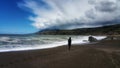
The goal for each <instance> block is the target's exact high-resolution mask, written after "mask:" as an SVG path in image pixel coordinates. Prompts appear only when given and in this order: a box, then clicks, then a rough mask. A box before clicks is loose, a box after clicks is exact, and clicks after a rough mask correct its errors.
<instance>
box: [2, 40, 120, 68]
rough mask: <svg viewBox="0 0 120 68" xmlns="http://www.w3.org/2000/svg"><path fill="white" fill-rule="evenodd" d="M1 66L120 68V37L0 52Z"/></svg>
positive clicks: (3, 67) (25, 67)
mask: <svg viewBox="0 0 120 68" xmlns="http://www.w3.org/2000/svg"><path fill="white" fill-rule="evenodd" d="M0 68H120V40H104V41H99V42H97V43H91V44H76V45H75V44H74V45H72V48H71V50H70V51H69V50H68V47H67V46H60V47H56V48H48V49H40V50H28V51H13V52H1V53H0Z"/></svg>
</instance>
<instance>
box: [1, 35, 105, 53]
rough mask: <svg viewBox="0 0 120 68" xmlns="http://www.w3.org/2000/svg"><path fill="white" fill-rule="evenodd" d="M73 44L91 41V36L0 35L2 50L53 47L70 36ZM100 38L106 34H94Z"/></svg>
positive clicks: (61, 43) (62, 42) (65, 41)
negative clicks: (89, 38) (89, 39)
mask: <svg viewBox="0 0 120 68" xmlns="http://www.w3.org/2000/svg"><path fill="white" fill-rule="evenodd" d="M69 37H71V38H72V44H85V43H89V41H88V37H89V36H80V35H28V36H9V35H8V36H0V52H7V51H21V50H35V49H45V48H53V47H58V46H62V45H66V44H67V40H68V38H69ZM94 37H95V38H97V39H98V40H101V39H104V38H105V37H106V36H94Z"/></svg>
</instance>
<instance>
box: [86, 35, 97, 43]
mask: <svg viewBox="0 0 120 68" xmlns="http://www.w3.org/2000/svg"><path fill="white" fill-rule="evenodd" d="M88 41H89V42H97V41H98V40H97V39H96V38H94V37H93V36H89V38H88Z"/></svg>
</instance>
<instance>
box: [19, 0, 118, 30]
mask: <svg viewBox="0 0 120 68" xmlns="http://www.w3.org/2000/svg"><path fill="white" fill-rule="evenodd" d="M119 4H120V2H119V0H99V1H98V0H24V2H23V3H19V4H18V5H19V7H21V8H27V9H29V11H31V12H32V13H33V14H34V15H35V16H30V17H29V19H30V20H31V21H33V24H32V25H33V26H35V27H36V28H39V29H46V28H58V29H71V28H82V27H91V26H93V27H94V26H100V25H103V22H106V21H113V20H115V19H118V17H120V13H119V12H120V6H119ZM106 24H110V23H106Z"/></svg>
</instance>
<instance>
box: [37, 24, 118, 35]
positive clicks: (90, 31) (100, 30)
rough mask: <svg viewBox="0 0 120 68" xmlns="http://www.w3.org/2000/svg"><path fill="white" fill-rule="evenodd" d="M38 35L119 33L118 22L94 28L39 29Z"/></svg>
mask: <svg viewBox="0 0 120 68" xmlns="http://www.w3.org/2000/svg"><path fill="white" fill-rule="evenodd" d="M36 34H39V35H120V24H116V25H108V26H102V27H95V28H77V29H71V30H59V29H48V30H47V29H46V30H43V31H39V32H37V33H36Z"/></svg>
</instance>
